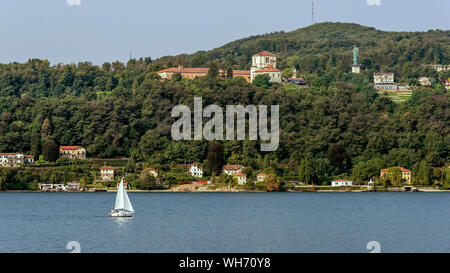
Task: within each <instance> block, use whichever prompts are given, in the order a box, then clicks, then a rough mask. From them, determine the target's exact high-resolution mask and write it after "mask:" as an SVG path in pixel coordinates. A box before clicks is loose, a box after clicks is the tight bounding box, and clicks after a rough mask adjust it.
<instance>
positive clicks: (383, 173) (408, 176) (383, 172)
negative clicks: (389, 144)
mask: <svg viewBox="0 0 450 273" xmlns="http://www.w3.org/2000/svg"><path fill="white" fill-rule="evenodd" d="M396 170H398V171H399V173H401V176H402V180H404V181H405V182H406V183H408V184H411V171H410V170H408V169H405V168H403V167H400V166H397V167H393V168H388V169H382V170H381V171H380V177H381V178H383V179H384V178H386V177H387V176H388V175H389V174H392V173H393V172H395V171H396Z"/></svg>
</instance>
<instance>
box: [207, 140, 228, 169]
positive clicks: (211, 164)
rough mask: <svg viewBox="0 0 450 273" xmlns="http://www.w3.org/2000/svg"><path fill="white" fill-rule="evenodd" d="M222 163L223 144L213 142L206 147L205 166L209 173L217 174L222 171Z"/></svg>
mask: <svg viewBox="0 0 450 273" xmlns="http://www.w3.org/2000/svg"><path fill="white" fill-rule="evenodd" d="M223 164H224V149H223V145H222V144H220V143H217V142H213V143H211V144H210V145H209V147H208V155H207V156H206V164H205V168H206V169H207V170H208V171H209V172H210V173H211V174H213V173H214V174H219V173H220V172H221V171H222V166H223Z"/></svg>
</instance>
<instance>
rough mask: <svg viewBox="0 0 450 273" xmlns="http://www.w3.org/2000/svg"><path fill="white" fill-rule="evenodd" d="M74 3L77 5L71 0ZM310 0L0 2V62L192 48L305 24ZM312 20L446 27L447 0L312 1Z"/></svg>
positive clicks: (97, 58) (449, 24)
mask: <svg viewBox="0 0 450 273" xmlns="http://www.w3.org/2000/svg"><path fill="white" fill-rule="evenodd" d="M77 2H80V5H77ZM311 2H312V1H311V0H270V1H269V0H226V1H223V0H221V1H217V0H165V1H164V0H163V1H155V0H1V1H0V37H1V40H0V63H9V62H12V61H18V62H25V61H26V60H27V59H28V58H41V59H48V60H50V61H51V63H52V64H55V63H58V62H63V63H71V62H78V61H92V62H93V63H95V64H101V63H103V62H104V61H114V60H120V61H126V60H128V57H129V54H130V50H132V54H133V57H136V58H138V57H146V56H150V57H152V58H156V57H160V56H165V55H176V54H180V53H193V52H195V51H198V50H208V49H212V48H215V47H219V46H221V45H223V44H225V43H227V42H230V41H233V40H236V39H239V38H244V37H247V36H250V35H255V34H263V33H268V32H273V31H278V30H284V31H291V30H294V29H297V28H301V27H305V26H308V25H310V24H311ZM314 2H315V14H316V15H315V18H316V20H315V21H316V22H326V21H332V22H336V21H339V22H354V23H359V24H362V25H366V26H373V27H375V28H377V29H382V30H402V31H416V30H420V31H424V30H429V29H437V28H438V29H445V30H448V29H450V20H449V13H450V0H315V1H314Z"/></svg>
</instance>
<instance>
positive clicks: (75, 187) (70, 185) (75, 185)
mask: <svg viewBox="0 0 450 273" xmlns="http://www.w3.org/2000/svg"><path fill="white" fill-rule="evenodd" d="M79 190H80V183H79V182H67V185H66V191H79Z"/></svg>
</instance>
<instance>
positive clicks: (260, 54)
mask: <svg viewBox="0 0 450 273" xmlns="http://www.w3.org/2000/svg"><path fill="white" fill-rule="evenodd" d="M253 56H275V54H273V53H272V52H269V51H262V52H259V53H256V54H255V55H253Z"/></svg>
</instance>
